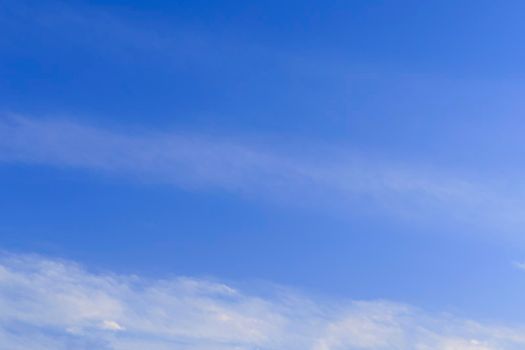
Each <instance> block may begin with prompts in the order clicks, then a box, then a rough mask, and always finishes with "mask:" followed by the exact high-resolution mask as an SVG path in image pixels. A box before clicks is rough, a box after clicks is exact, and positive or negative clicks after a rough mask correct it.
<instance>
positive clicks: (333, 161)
mask: <svg viewBox="0 0 525 350" xmlns="http://www.w3.org/2000/svg"><path fill="white" fill-rule="evenodd" d="M291 153H292V152H286V151H283V150H278V147H276V146H272V147H262V146H260V145H259V146H254V145H253V144H252V143H250V142H234V141H232V140H231V139H225V138H213V137H204V136H196V135H181V134H177V133H170V132H164V133H162V132H150V133H123V132H115V131H110V130H106V129H101V128H96V127H91V126H86V125H82V124H78V123H74V122H71V121H64V120H62V121H59V120H45V119H30V118H22V117H3V118H0V161H3V162H24V163H30V164H41V165H47V166H55V167H70V168H79V169H86V170H90V171H96V172H99V173H101V174H110V175H113V176H120V177H127V178H132V179H135V180H138V181H143V182H152V183H162V184H168V185H173V186H178V187H185V188H192V189H208V188H219V189H223V190H227V191H233V192H236V193H241V194H243V195H249V196H259V197H264V198H267V199H271V200H276V199H277V200H281V201H289V202H294V203H296V204H297V205H314V206H315V205H317V206H318V207H324V208H330V209H334V208H336V209H337V210H340V209H341V208H344V209H343V210H348V209H349V208H352V209H353V210H354V211H355V210H363V209H362V208H367V207H370V208H374V212H375V213H377V209H378V208H379V207H380V208H382V210H383V212H387V213H392V212H394V213H395V214H396V215H398V216H407V217H409V218H410V219H412V220H413V219H414V218H430V219H433V220H436V218H438V219H440V218H441V219H442V218H443V217H446V218H447V219H449V220H450V219H452V220H460V221H465V222H469V223H474V224H479V226H480V227H485V228H486V227H487V224H488V223H495V225H494V226H495V227H497V228H498V229H499V230H506V229H508V228H511V229H512V228H515V227H516V225H521V224H523V219H522V218H523V217H524V215H522V214H523V211H524V209H525V203H524V202H523V199H522V196H521V195H520V193H519V191H516V190H512V191H510V190H505V189H504V187H503V186H500V187H498V186H489V185H487V184H486V183H484V182H483V181H480V180H479V179H478V180H477V181H473V180H471V179H468V178H465V177H464V176H458V175H454V173H453V172H450V171H443V170H439V169H435V168H434V169H432V168H429V167H424V166H420V165H419V166H418V165H407V164H399V163H397V164H396V163H393V162H389V161H385V160H378V159H376V160H373V159H365V158H364V157H357V156H355V155H354V156H344V155H341V154H342V153H344V152H341V151H337V152H335V153H339V156H338V155H337V154H334V152H332V153H330V152H325V153H323V152H318V153H319V154H318V155H317V156H315V155H312V154H305V153H307V152H303V154H301V155H297V153H295V154H293V155H292V154H291ZM328 159H329V160H328ZM494 181H495V180H494V179H492V180H491V182H488V183H494ZM306 203H308V204H306ZM364 210H366V209H364ZM489 214H490V215H489ZM489 226H490V225H489Z"/></svg>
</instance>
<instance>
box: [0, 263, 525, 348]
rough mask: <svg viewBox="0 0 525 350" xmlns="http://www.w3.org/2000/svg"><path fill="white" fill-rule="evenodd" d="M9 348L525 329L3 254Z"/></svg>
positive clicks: (208, 344) (326, 339)
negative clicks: (102, 271) (99, 270)
mask: <svg viewBox="0 0 525 350" xmlns="http://www.w3.org/2000/svg"><path fill="white" fill-rule="evenodd" d="M0 261H1V263H0V343H1V344H2V346H3V347H5V348H6V349H12V350H18V349H20V350H22V349H24V350H25V349H42V350H57V349H72V348H74V349H93V348H97V349H123V350H124V349H125V350H129V349H151V350H158V349H210V350H211V349H224V350H230V349H232V350H233V349H261V350H262V349H289V350H293V349H298V350H299V349H301V350H305V349H311V350H339V349H341V350H342V349H345V350H349V349H389V350H391V349H404V350H410V349H415V350H434V349H435V350H438V349H439V350H491V349H522V348H523V347H524V346H525V336H523V334H525V333H524V332H523V331H524V330H525V329H522V328H510V327H501V326H493V325H486V324H482V323H478V322H475V321H472V320H461V319H457V318H455V317H453V316H450V315H431V314H427V313H424V312H422V311H420V310H417V309H415V308H413V307H410V306H407V305H401V304H395V303H390V302H385V301H369V302H363V301H348V300H346V301H345V300H316V299H312V298H308V297H305V296H304V295H300V294H298V293H296V292H291V291H288V290H286V289H284V288H274V291H273V292H270V293H268V292H266V293H265V294H264V295H256V294H254V293H251V294H250V293H246V292H243V291H242V290H239V289H236V288H234V287H231V286H228V285H226V284H221V283H217V282H212V281H207V280H202V279H194V278H169V279H158V280H151V279H149V280H148V279H144V278H141V277H137V276H122V275H115V274H95V273H90V272H88V271H86V270H85V269H83V268H82V267H80V266H79V265H77V264H75V263H72V262H70V261H59V260H53V259H48V258H44V257H39V256H30V255H13V254H4V255H3V256H2V258H1V260H0Z"/></svg>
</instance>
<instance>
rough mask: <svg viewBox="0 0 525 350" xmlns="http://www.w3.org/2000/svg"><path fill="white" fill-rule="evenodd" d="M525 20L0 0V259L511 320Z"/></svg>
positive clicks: (296, 7) (459, 12) (518, 233)
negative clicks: (27, 257)
mask: <svg viewBox="0 0 525 350" xmlns="http://www.w3.org/2000/svg"><path fill="white" fill-rule="evenodd" d="M524 18H525V3H524V2H521V1H504V2H495V1H273V0H268V1H160V0H150V1H145V0H143V1H110V0H105V1H63V2H60V1H47V0H44V1H42V0H41V1H20V0H18V1H9V0H0V33H1V34H0V248H1V249H2V250H5V251H9V252H16V253H20V254H25V253H34V254H42V255H44V256H51V257H56V258H63V259H71V260H74V261H77V262H79V263H81V264H85V266H87V268H88V269H91V270H92V271H112V272H114V273H122V274H139V275H144V276H147V277H148V278H162V277H165V276H172V275H184V276H192V277H198V278H213V279H220V280H225V281H228V282H231V283H234V284H235V283H237V284H246V285H250V283H253V285H257V283H260V282H261V281H262V282H264V283H275V284H278V285H284V286H289V287H291V288H297V289H299V290H303V291H305V292H306V293H312V294H315V295H322V296H323V297H326V298H331V297H334V298H335V297H337V298H348V299H355V300H393V301H396V302H400V303H407V304H410V305H414V306H415V307H418V308H423V309H427V310H432V311H440V312H453V313H455V314H457V315H460V316H462V317H467V318H480V319H483V320H485V319H487V320H495V321H498V322H499V321H501V322H507V321H508V322H518V323H525V318H524V316H523V308H524V307H525V300H524V299H523V297H522V296H523V293H524V291H525V272H524V271H523V268H520V267H519V266H521V265H520V262H521V261H522V260H524V259H525V240H524V239H523V232H524V230H525V220H523V217H524V215H523V214H524V213H525V200H524V195H525V183H524V182H523V172H524V170H525V167H524V166H523V159H524V157H523V155H524V154H525V143H524V142H523V134H524V132H525V123H524V120H525V119H524V118H523V115H524V112H525V102H524V101H525V99H524V98H523V93H524V91H525V81H524V78H525V69H524V62H525V41H524V40H523V36H524V34H525V21H524V20H523V19H524ZM91 270H90V271H91ZM254 288H255V287H254ZM326 349H328V348H326ZM334 349H335V348H334ZM443 349H445V348H443ZM447 349H448V348H447ZM451 349H452V348H451ZM454 349H456V348H454ZM458 349H459V348H458ZM461 349H463V348H461ZM465 349H466V348H465ZM469 349H470V348H469ZM472 349H474V348H472ZM476 349H478V348H476ZM479 349H481V348H479ZM483 349H485V348H483ZM487 349H488V348H487Z"/></svg>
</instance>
